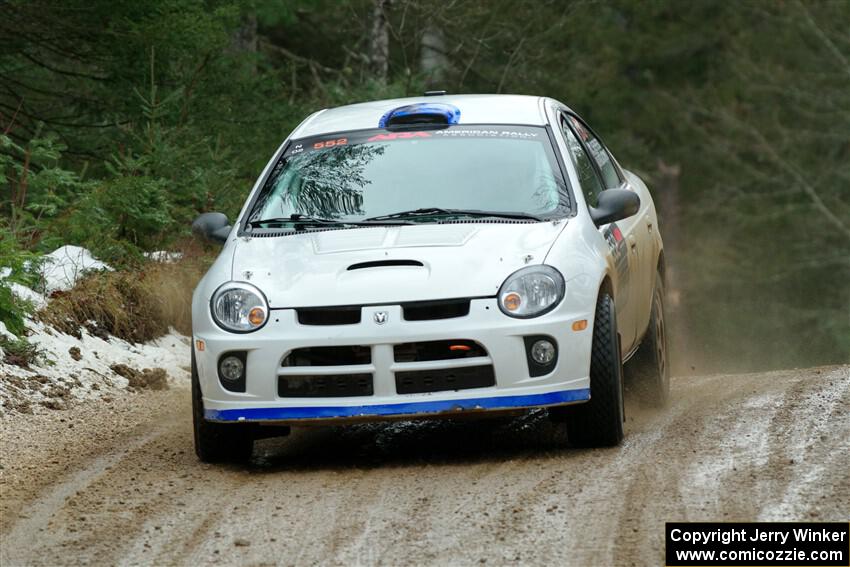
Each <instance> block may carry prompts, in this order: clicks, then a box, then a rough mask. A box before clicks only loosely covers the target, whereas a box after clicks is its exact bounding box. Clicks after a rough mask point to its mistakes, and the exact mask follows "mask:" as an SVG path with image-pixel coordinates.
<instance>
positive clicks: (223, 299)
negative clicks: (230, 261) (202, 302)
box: [210, 282, 269, 333]
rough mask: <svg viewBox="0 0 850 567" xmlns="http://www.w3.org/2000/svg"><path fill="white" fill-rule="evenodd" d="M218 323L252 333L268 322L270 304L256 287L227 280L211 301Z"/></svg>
mask: <svg viewBox="0 0 850 567" xmlns="http://www.w3.org/2000/svg"><path fill="white" fill-rule="evenodd" d="M210 310H211V311H212V318H213V321H215V322H216V324H217V325H218V326H219V327H221V328H222V329H225V330H227V331H232V332H234V333H250V332H251V331H256V330H257V329H259V328H260V327H262V326H263V325H265V324H266V319H267V318H268V314H269V306H268V303H267V302H266V298H265V296H264V295H263V292H261V291H260V290H259V289H257V288H256V287H254V286H252V285H251V284H247V283H243V282H227V283H226V284H224V285H222V286H221V287H220V288H218V289H217V290H215V293H214V294H213V297H212V301H211V302H210Z"/></svg>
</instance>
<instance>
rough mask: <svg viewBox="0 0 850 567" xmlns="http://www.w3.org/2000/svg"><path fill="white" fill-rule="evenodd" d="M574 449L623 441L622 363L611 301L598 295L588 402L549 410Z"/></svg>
mask: <svg viewBox="0 0 850 567" xmlns="http://www.w3.org/2000/svg"><path fill="white" fill-rule="evenodd" d="M550 412H552V413H553V418H555V419H556V421H564V422H565V423H566V426H567V439H568V440H569V442H570V444H572V445H574V446H577V447H613V446H616V445H619V444H620V441H622V440H623V420H624V408H623V362H622V358H621V356H620V336H619V335H618V334H617V315H616V312H615V310H614V300H613V299H612V298H611V296H610V295H608V294H607V293H600V295H599V298H598V299H597V301H596V318H595V319H594V323H593V346H592V348H591V354H590V401H589V402H586V403H583V404H577V405H573V406H564V407H561V408H553V409H552V410H550Z"/></svg>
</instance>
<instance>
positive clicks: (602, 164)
mask: <svg viewBox="0 0 850 567" xmlns="http://www.w3.org/2000/svg"><path fill="white" fill-rule="evenodd" d="M569 121H570V122H571V123H572V125H573V128H574V129H575V131H576V132H577V133H578V135H579V136H581V139H582V141H583V142H584V143H585V145H586V146H587V148H588V149H589V150H590V155H591V157H593V160H594V161H595V162H596V165H598V166H599V171H600V172H602V181H603V182H604V183H605V188H606V189H614V188H615V187H619V186H620V176H619V174H618V173H617V166H615V165H614V161H613V160H612V159H611V156H610V155H609V154H608V150H606V149H605V146H603V145H602V142H600V141H599V140H598V139H597V138H596V136H594V135H593V133H592V132H591V131H590V130H588V129H587V128H586V127H585V125H584V124H582V123H581V121H580V120H579V119H578V118H576V117H575V116H570V117H569Z"/></svg>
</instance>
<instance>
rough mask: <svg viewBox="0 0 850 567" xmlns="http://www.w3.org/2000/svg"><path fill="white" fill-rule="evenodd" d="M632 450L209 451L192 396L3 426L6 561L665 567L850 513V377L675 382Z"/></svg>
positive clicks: (495, 442)
mask: <svg viewBox="0 0 850 567" xmlns="http://www.w3.org/2000/svg"><path fill="white" fill-rule="evenodd" d="M673 394H674V402H673V404H672V405H671V406H670V407H669V408H667V409H666V410H663V411H661V412H646V411H642V410H641V409H640V408H637V407H635V406H634V405H633V404H630V405H629V407H627V415H628V422H627V437H626V441H625V442H624V443H623V445H622V446H621V447H618V448H614V449H604V450H577V449H570V448H567V447H565V446H564V440H563V438H562V435H561V434H560V433H559V432H558V431H556V430H555V429H554V428H553V427H552V426H551V425H550V424H549V423H548V420H547V419H545V416H544V415H543V414H542V413H541V412H538V413H536V414H531V415H526V416H523V417H520V418H512V419H507V418H505V419H500V420H498V421H493V422H490V421H434V422H425V423H419V424H409V423H401V424H399V423H396V424H392V423H390V424H381V425H363V426H352V427H347V428H333V429H330V428H328V429H303V430H296V431H295V432H294V433H293V435H292V436H290V437H289V438H285V439H280V440H278V439H275V440H266V441H262V442H260V443H258V444H257V447H256V450H255V455H254V460H253V462H252V463H251V464H250V465H248V466H242V467H238V466H212V465H204V464H201V463H199V462H198V461H197V459H196V458H195V455H194V452H193V449H192V438H191V423H190V419H191V417H190V410H189V405H190V399H189V398H190V396H189V392H188V389H187V387H186V385H185V383H182V382H181V384H178V385H177V386H175V387H173V388H172V389H171V390H168V391H162V392H147V391H146V392H144V393H138V394H134V395H126V396H122V397H120V398H118V399H116V400H114V401H112V402H110V403H104V402H102V401H101V402H90V403H87V404H81V405H79V406H77V407H73V408H72V409H70V410H67V411H57V412H50V413H46V414H38V415H32V416H16V417H13V416H7V417H4V418H2V419H0V427H2V436H0V456H1V457H0V458H2V461H0V466H2V468H1V469H0V496H2V498H0V564H2V565H3V566H15V565H66V564H67V565H72V564H73V565H80V564H118V565H133V564H153V565H188V564H192V565H196V564H207V563H209V564H242V565H245V564H247V565H277V564H280V565H312V564H317V563H322V564H385V565H415V564H452V565H473V564H474V565H481V564H485V563H486V564H488V565H493V564H495V565H502V564H508V563H516V562H519V563H522V564H548V565H588V564H594V565H602V564H604V565H662V564H663V550H664V535H663V534H664V522H665V521H678V520H683V521H696V520H708V521H710V520H724V521H735V520H742V521H743V520H748V521H758V520H833V521H847V520H848V518H850V412H848V409H847V408H848V407H850V367H848V366H843V367H824V368H816V369H808V370H791V371H783V372H771V373H762V374H747V375H734V376H709V377H693V378H683V379H678V380H674V383H673Z"/></svg>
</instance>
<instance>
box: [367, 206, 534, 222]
mask: <svg viewBox="0 0 850 567" xmlns="http://www.w3.org/2000/svg"><path fill="white" fill-rule="evenodd" d="M443 216H463V217H497V218H503V219H523V220H533V221H542V220H543V219H541V218H540V217H537V216H534V215H529V214H526V213H511V212H504V211H481V210H477V209H441V208H439V207H429V208H425V209H413V210H410V211H400V212H398V213H391V214H388V215H380V216H377V217H369V218H367V219H363V221H384V220H392V219H405V218H416V217H443Z"/></svg>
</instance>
